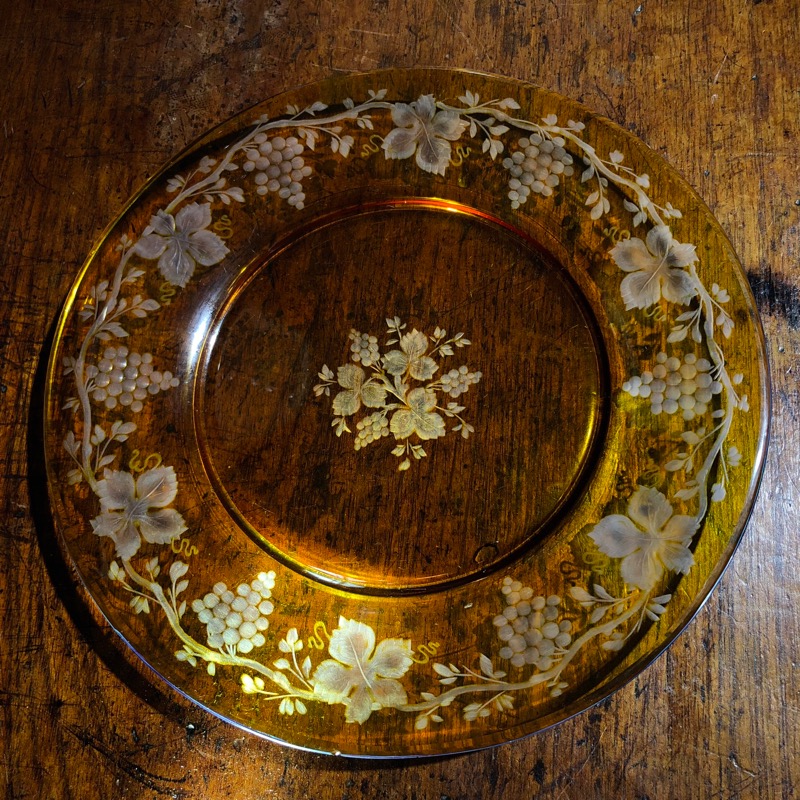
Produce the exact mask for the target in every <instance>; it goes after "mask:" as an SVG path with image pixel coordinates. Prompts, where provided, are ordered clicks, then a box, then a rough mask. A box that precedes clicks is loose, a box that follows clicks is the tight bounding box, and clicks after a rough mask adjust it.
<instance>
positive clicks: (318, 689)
mask: <svg viewBox="0 0 800 800" xmlns="http://www.w3.org/2000/svg"><path fill="white" fill-rule="evenodd" d="M328 652H329V653H330V655H331V656H332V658H329V659H327V660H326V661H323V662H322V663H321V664H320V665H319V666H318V667H317V669H316V670H315V672H314V675H313V678H312V681H311V682H312V683H313V685H314V694H316V695H317V697H319V698H320V699H321V700H324V701H325V702H327V703H331V704H333V703H344V705H345V706H346V707H347V711H346V712H345V719H346V720H347V722H358V723H359V724H361V723H362V722H366V721H367V719H369V716H370V714H372V712H373V711H377V710H378V709H380V708H393V707H397V706H402V705H405V703H406V691H405V689H404V688H403V686H402V684H401V683H400V682H399V681H398V680H396V679H397V678H402V677H403V675H405V673H406V672H407V671H408V668H409V667H410V666H411V664H412V659H411V642H410V641H409V640H408V639H384V640H383V641H382V642H380V644H378V646H377V647H376V646H375V631H374V630H373V629H372V628H371V627H370V626H369V625H365V624H364V623H363V622H356V620H352V619H345V618H344V617H339V627H338V628H337V629H336V630H335V631H334V632H333V633H332V634H331V641H330V644H329V645H328Z"/></svg>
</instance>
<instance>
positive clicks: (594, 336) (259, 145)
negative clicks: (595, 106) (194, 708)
mask: <svg viewBox="0 0 800 800" xmlns="http://www.w3.org/2000/svg"><path fill="white" fill-rule="evenodd" d="M766 384H767V377H766V368H765V358H764V352H763V346H762V341H761V333H760V327H759V324H758V320H757V317H756V315H755V311H754V305H753V302H752V298H751V296H750V293H749V289H748V287H747V283H746V280H745V279H744V276H743V274H742V271H741V268H740V267H739V264H738V262H737V260H736V257H735V255H734V253H733V252H732V251H731V248H730V245H729V244H728V242H727V240H726V239H725V236H724V234H723V233H722V231H721V230H720V228H719V226H718V225H717V223H716V222H715V221H714V220H713V217H712V216H711V214H710V212H709V211H708V210H707V209H706V208H705V207H704V206H703V205H702V202H701V201H700V200H699V199H698V198H697V196H696V195H695V194H694V193H693V192H692V191H691V189H689V187H688V186H687V185H686V184H685V183H684V182H683V181H682V180H681V179H680V178H679V177H678V176H677V175H675V173H674V172H673V171H672V170H670V168H669V167H668V166H667V165H666V164H665V163H664V162H663V161H662V160H661V159H659V158H658V157H657V156H656V155H655V154H653V153H652V152H650V151H649V150H647V148H646V147H645V146H644V145H642V144H641V143H640V142H638V141H637V140H636V139H634V138H633V137H632V136H631V135H630V134H627V133H626V132H624V131H622V130H621V129H619V128H617V127H616V126H614V125H612V124H611V123H609V122H607V121H605V120H602V119H599V118H597V117H595V116H593V115H591V114H590V113H589V112H587V111H586V110H585V109H583V108H582V107H580V106H579V105H578V104H576V103H573V102H571V101H569V100H566V99H565V98H562V97H559V96H557V95H554V94H552V93H549V92H546V91H543V90H540V89H536V88H534V87H530V86H525V85H522V84H516V83H512V82H509V81H504V80H502V79H498V78H490V77H486V76H479V75H472V74H467V73H459V72H445V71H429V70H413V71H408V72H394V71H385V72H377V73H371V74H366V75H358V76H349V77H346V78H336V79H333V80H330V81H327V82H324V83H321V84H318V85H315V86H312V87H306V88H305V89H302V90H298V91H296V92H293V93H292V94H290V95H287V96H284V97H279V98H276V99H273V100H270V101H266V102H265V103H264V104H262V105H261V106H259V107H257V108H256V109H253V110H251V111H250V112H245V113H244V114H242V115H240V116H239V117H237V118H235V119H233V120H231V121H229V122H227V123H225V124H224V125H222V126H220V127H219V128H218V129H216V130H214V131H212V132H211V133H210V134H208V135H207V136H206V137H205V139H203V140H202V141H201V142H199V143H198V144H197V145H195V146H194V147H192V148H191V149H190V150H189V151H187V153H185V154H184V155H183V156H181V157H180V159H179V160H178V161H177V162H176V163H175V164H174V165H172V166H171V167H168V168H167V169H166V170H165V171H164V172H163V173H162V174H161V175H159V176H158V177H156V178H155V179H154V180H153V181H152V182H151V183H150V184H149V185H148V187H146V188H145V189H144V190H143V191H142V193H141V194H140V195H139V196H138V197H137V198H136V199H135V201H134V202H133V203H132V204H131V205H130V207H129V208H128V209H127V210H126V211H125V212H124V214H123V215H122V216H121V217H120V218H119V219H118V220H117V222H116V223H115V225H114V226H113V228H112V229H111V231H110V233H109V234H108V235H107V237H106V238H105V239H104V241H103V242H102V243H101V244H100V245H99V247H98V248H97V249H96V251H95V252H94V254H93V255H92V257H91V258H90V260H89V262H88V263H87V265H86V267H85V268H84V270H83V272H82V274H81V275H80V276H79V278H78V280H77V282H76V285H75V288H74V291H73V294H72V295H71V298H70V301H69V303H68V305H67V307H66V309H65V312H64V315H63V317H62V320H61V323H60V327H59V333H58V338H57V342H56V345H55V347H54V352H53V356H52V359H51V363H50V374H49V381H48V411H47V431H46V436H47V449H48V452H47V456H48V467H49V476H50V486H51V493H52V502H53V506H54V511H55V516H56V519H57V521H58V524H59V528H60V531H61V533H62V536H63V541H64V546H65V548H66V550H67V552H68V553H69V555H70V557H71V558H72V559H73V561H74V562H75V564H76V567H77V569H78V572H79V574H80V575H81V577H82V579H83V580H84V582H85V584H86V586H87V588H88V590H89V592H90V594H91V596H92V598H93V599H94V601H95V602H96V603H97V604H98V606H99V608H100V609H101V610H102V611H103V613H104V614H105V615H106V617H107V618H108V619H109V620H110V621H111V622H112V624H113V625H114V627H115V628H116V629H117V630H118V631H119V632H120V634H121V635H122V636H123V637H124V638H125V640H126V641H127V642H128V643H130V645H131V646H132V647H134V648H135V650H136V651H137V652H138V653H140V654H142V656H143V658H144V659H145V660H146V661H147V663H148V664H150V666H152V667H153V668H154V669H155V670H156V671H158V672H159V673H160V674H161V675H162V676H163V677H164V678H165V679H166V680H168V681H169V682H170V683H171V684H173V685H174V686H176V687H177V688H179V689H180V690H181V691H182V692H184V693H185V694H187V695H188V696H190V697H191V698H192V699H193V700H195V701H196V702H198V703H199V704H201V705H203V706H204V707H206V708H208V709H209V710H211V711H212V712H214V713H216V714H218V715H220V716H221V717H223V718H226V719H229V720H231V721H233V722H235V723H237V724H239V725H243V726H245V727H247V728H249V729H251V730H252V731H254V732H256V733H259V734H261V735H265V736H269V737H272V738H275V739H277V740H280V741H284V742H287V743H290V744H292V745H296V746H300V747H305V748H309V749H313V750H319V751H324V752H337V753H344V754H351V755H360V756H380V755H388V756H400V755H415V754H420V755H424V754H434V753H447V752H456V751H461V750H468V749H474V748H478V747H483V746H487V745H491V744H496V743H499V742H503V741H507V740H509V739H512V738H516V737H518V736H520V735H524V734H526V733H531V732H534V731H536V730H540V729H541V728H543V727H546V726H547V725H550V724H553V723H554V722H556V721H558V720H560V719H563V718H565V717H566V716H568V715H570V714H572V713H575V712H576V711H579V710H581V709H582V708H585V707H587V706H588V705H591V704H592V703H594V702H596V701H597V700H599V699H601V698H602V697H603V696H605V695H606V694H608V693H609V692H610V691H613V689H615V688H617V687H618V686H619V685H620V684H621V683H622V682H623V681H624V680H626V679H628V678H630V676H631V675H632V674H635V672H636V671H638V670H640V669H642V668H643V667H644V666H646V664H647V663H649V661H650V660H652V658H654V657H655V656H656V655H657V654H658V653H659V652H661V650H662V649H663V648H664V647H665V646H666V645H667V644H668V643H669V642H670V641H671V640H672V639H673V638H674V636H675V635H676V634H677V633H678V632H679V631H680V629H681V628H682V627H683V625H685V624H686V622H687V621H688V620H689V619H690V618H691V616H692V614H693V613H694V612H695V611H696V610H697V608H699V606H700V604H701V603H702V602H703V600H704V598H705V596H706V595H707V593H708V592H709V591H710V589H711V587H712V586H713V584H714V582H715V581H716V579H717V578H718V577H719V574H720V572H721V570H722V569H723V568H724V566H725V564H726V563H727V560H728V558H729V557H730V555H731V553H732V551H733V548H734V546H735V544H736V542H737V541H738V538H739V536H740V535H741V532H742V528H743V525H744V521H745V519H746V515H747V512H748V510H749V507H750V504H751V503H752V500H753V495H754V491H755V487H756V485H757V481H758V476H759V474H760V469H761V462H762V457H763V447H764V441H765V432H766V421H767V412H768V409H767V403H766V397H767V394H766V392H767V385H766Z"/></svg>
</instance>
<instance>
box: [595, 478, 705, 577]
mask: <svg viewBox="0 0 800 800" xmlns="http://www.w3.org/2000/svg"><path fill="white" fill-rule="evenodd" d="M696 528H697V522H696V520H695V518H694V517H688V516H683V515H680V516H673V515H672V505H671V504H670V503H669V501H668V500H667V498H666V497H664V495H663V494H661V492H659V491H657V490H656V489H650V488H648V487H646V486H640V487H639V488H638V489H637V490H636V491H635V492H634V493H633V494H632V495H631V498H630V500H629V501H628V516H623V515H622V514H611V515H610V516H608V517H604V518H603V519H601V520H600V522H598V523H597V525H595V527H594V530H592V532H591V533H590V534H589V536H590V537H591V538H592V539H593V540H594V542H595V544H596V545H597V546H598V547H599V548H600V550H602V551H603V552H604V553H605V554H606V555H607V556H611V558H621V559H622V567H621V572H622V577H623V579H624V580H625V582H626V583H628V584H631V585H633V586H638V587H639V588H640V589H644V590H648V589H651V588H652V587H653V585H654V584H655V583H656V581H657V580H658V579H659V578H660V577H661V574H662V572H663V571H664V570H665V569H667V570H674V571H676V572H682V573H684V574H686V573H688V572H689V569H690V568H691V566H692V564H694V556H693V555H692V552H691V550H689V545H690V544H691V541H692V537H693V536H694V532H695V530H696Z"/></svg>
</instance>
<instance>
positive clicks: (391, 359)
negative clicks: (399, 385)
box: [383, 328, 439, 381]
mask: <svg viewBox="0 0 800 800" xmlns="http://www.w3.org/2000/svg"><path fill="white" fill-rule="evenodd" d="M427 349H428V337H427V336H426V335H425V334H424V333H420V332H419V331H418V330H417V329H416V328H414V330H413V331H411V333H406V334H404V335H403V336H401V337H400V349H399V350H390V351H389V352H388V353H387V354H386V355H385V356H384V357H383V365H384V367H386V371H387V372H388V373H389V374H390V375H398V376H402V375H404V374H405V373H406V371H408V373H409V374H410V375H411V377H412V378H416V380H418V381H427V380H429V379H430V378H432V377H433V374H434V372H436V370H437V369H439V365H438V364H437V363H436V362H435V361H434V360H433V359H432V358H431V357H430V356H426V355H425V351H426V350H427Z"/></svg>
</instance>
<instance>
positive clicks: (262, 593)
mask: <svg viewBox="0 0 800 800" xmlns="http://www.w3.org/2000/svg"><path fill="white" fill-rule="evenodd" d="M274 587H275V573H274V572H272V571H270V572H261V573H259V575H258V577H257V578H255V580H253V581H251V582H250V583H241V584H239V586H238V587H237V588H236V592H235V593H234V592H232V591H231V590H230V589H228V587H227V586H226V585H225V584H224V583H217V584H215V585H214V588H213V589H212V591H210V592H209V593H208V594H207V595H206V596H205V597H203V598H202V599H198V600H195V601H194V602H193V603H192V609H193V610H194V612H195V613H196V614H197V618H198V619H199V620H200V622H202V623H204V624H205V626H206V632H207V634H208V646H209V647H214V648H217V649H222V648H223V647H227V648H228V649H229V650H231V651H233V652H239V653H244V654H247V653H249V652H250V651H251V650H253V648H254V647H261V646H262V645H263V644H264V642H265V641H266V639H265V638H264V631H266V630H267V628H269V620H268V619H267V617H268V616H269V615H270V614H271V613H272V612H273V611H274V610H275V606H274V605H273V603H272V601H271V600H270V598H271V597H272V589H273V588H274Z"/></svg>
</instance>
